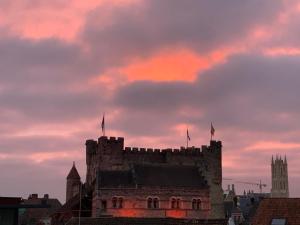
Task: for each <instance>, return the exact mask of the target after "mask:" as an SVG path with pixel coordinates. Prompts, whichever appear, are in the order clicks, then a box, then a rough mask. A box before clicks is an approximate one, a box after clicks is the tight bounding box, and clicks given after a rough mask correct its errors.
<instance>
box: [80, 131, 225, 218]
mask: <svg viewBox="0 0 300 225" xmlns="http://www.w3.org/2000/svg"><path fill="white" fill-rule="evenodd" d="M86 164H87V173H86V184H85V186H86V188H87V190H90V191H91V192H92V193H93V207H92V216H93V217H101V216H108V215H110V216H113V217H135V218H138V217H141V218H167V217H170V218H186V219H192V218H195V219H223V218H224V206H223V191H222V144H221V142H220V141H211V142H210V146H202V147H201V149H200V148H195V147H190V148H188V149H186V148H181V149H162V150H161V149H145V148H140V149H138V148H129V147H125V148H124V138H115V137H110V138H107V137H106V136H102V137H100V138H99V139H98V140H97V141H95V140H87V141H86Z"/></svg>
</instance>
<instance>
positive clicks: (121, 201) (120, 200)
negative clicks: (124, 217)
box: [119, 198, 123, 209]
mask: <svg viewBox="0 0 300 225" xmlns="http://www.w3.org/2000/svg"><path fill="white" fill-rule="evenodd" d="M122 208H123V198H119V209H122Z"/></svg>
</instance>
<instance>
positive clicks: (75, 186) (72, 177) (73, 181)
mask: <svg viewBox="0 0 300 225" xmlns="http://www.w3.org/2000/svg"><path fill="white" fill-rule="evenodd" d="M80 184H81V181H80V176H79V173H78V171H77V169H76V166H75V162H73V166H72V168H71V170H70V172H69V174H68V176H67V188H66V202H67V201H69V200H70V199H71V198H72V197H73V196H75V195H76V194H78V193H79V189H80Z"/></svg>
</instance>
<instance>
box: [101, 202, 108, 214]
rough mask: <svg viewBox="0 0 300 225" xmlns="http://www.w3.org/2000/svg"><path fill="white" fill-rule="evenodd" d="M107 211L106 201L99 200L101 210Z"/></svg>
mask: <svg viewBox="0 0 300 225" xmlns="http://www.w3.org/2000/svg"><path fill="white" fill-rule="evenodd" d="M106 209H107V202H106V200H101V210H102V211H106Z"/></svg>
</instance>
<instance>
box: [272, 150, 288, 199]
mask: <svg viewBox="0 0 300 225" xmlns="http://www.w3.org/2000/svg"><path fill="white" fill-rule="evenodd" d="M271 170H272V190H271V197H272V198H288V197H289V181H288V164H287V160H286V157H284V160H283V159H281V157H279V158H278V156H276V159H275V160H274V158H273V156H272V162H271Z"/></svg>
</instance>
